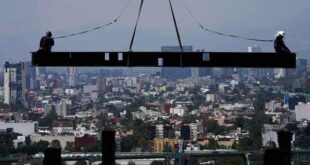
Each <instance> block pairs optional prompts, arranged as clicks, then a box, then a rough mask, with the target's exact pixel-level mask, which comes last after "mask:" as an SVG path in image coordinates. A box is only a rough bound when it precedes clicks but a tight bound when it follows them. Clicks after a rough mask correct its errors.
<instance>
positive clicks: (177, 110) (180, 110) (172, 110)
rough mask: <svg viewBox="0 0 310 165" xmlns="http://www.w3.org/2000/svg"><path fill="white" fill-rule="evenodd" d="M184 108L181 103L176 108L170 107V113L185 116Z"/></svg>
mask: <svg viewBox="0 0 310 165" xmlns="http://www.w3.org/2000/svg"><path fill="white" fill-rule="evenodd" d="M184 112H185V110H184V108H182V106H181V105H177V106H176V107H175V108H170V114H171V115H178V116H183V115H184Z"/></svg>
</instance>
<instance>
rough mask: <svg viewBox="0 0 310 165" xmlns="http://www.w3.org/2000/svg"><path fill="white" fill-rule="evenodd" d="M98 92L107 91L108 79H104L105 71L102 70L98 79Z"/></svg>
mask: <svg viewBox="0 0 310 165" xmlns="http://www.w3.org/2000/svg"><path fill="white" fill-rule="evenodd" d="M97 87H98V92H99V93H102V92H105V91H106V89H107V79H106V78H105V77H104V73H103V70H100V73H99V76H98V77H97Z"/></svg>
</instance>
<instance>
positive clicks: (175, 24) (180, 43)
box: [169, 0, 184, 52]
mask: <svg viewBox="0 0 310 165" xmlns="http://www.w3.org/2000/svg"><path fill="white" fill-rule="evenodd" d="M169 5H170V10H171V14H172V18H173V23H174V27H175V31H176V33H177V37H178V42H179V46H180V49H181V51H182V52H183V51H184V49H183V45H182V42H181V37H180V33H179V30H178V25H177V21H176V19H175V15H174V11H173V7H172V3H171V0H169Z"/></svg>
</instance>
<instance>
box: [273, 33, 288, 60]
mask: <svg viewBox="0 0 310 165" xmlns="http://www.w3.org/2000/svg"><path fill="white" fill-rule="evenodd" d="M284 35H285V33H284V31H278V32H277V33H276V39H275V40H274V50H275V51H276V53H277V54H280V55H281V54H288V53H291V51H290V49H289V48H288V47H287V46H286V45H285V44H284V41H283V38H284Z"/></svg>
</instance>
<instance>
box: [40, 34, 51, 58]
mask: <svg viewBox="0 0 310 165" xmlns="http://www.w3.org/2000/svg"><path fill="white" fill-rule="evenodd" d="M52 36H53V34H52V32H50V31H48V32H46V35H45V36H43V37H42V38H41V40H40V49H39V51H42V52H45V53H50V52H51V50H52V47H53V46H54V44H55V43H54V39H53V37H52Z"/></svg>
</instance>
